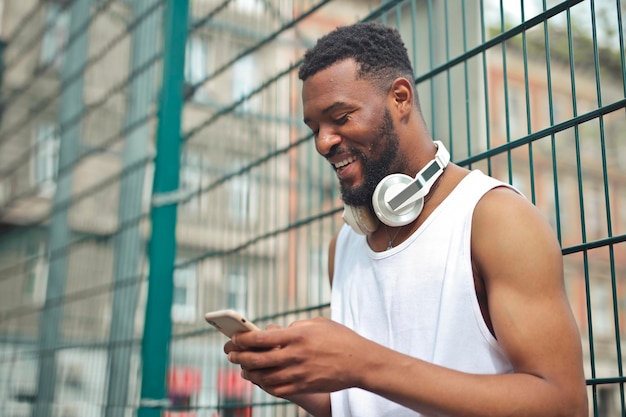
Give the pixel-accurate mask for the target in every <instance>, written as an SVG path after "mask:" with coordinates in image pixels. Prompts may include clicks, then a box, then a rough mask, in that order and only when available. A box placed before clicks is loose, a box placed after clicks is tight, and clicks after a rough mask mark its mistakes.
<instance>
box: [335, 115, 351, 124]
mask: <svg viewBox="0 0 626 417" xmlns="http://www.w3.org/2000/svg"><path fill="white" fill-rule="evenodd" d="M348 120H350V113H346V114H344V115H343V116H341V117H340V118H338V119H335V120H333V123H335V124H336V125H339V126H341V125H344V124H346V122H347V121H348Z"/></svg>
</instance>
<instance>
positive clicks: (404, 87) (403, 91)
mask: <svg viewBox="0 0 626 417" xmlns="http://www.w3.org/2000/svg"><path fill="white" fill-rule="evenodd" d="M413 88H414V87H413V83H412V82H411V81H409V80H407V79H406V78H404V77H400V78H396V79H395V80H394V81H393V83H392V84H391V91H390V95H391V100H392V105H393V106H394V107H395V108H396V109H397V111H398V112H399V115H400V118H401V119H404V118H406V117H407V116H408V115H409V113H411V111H412V110H413V107H414V103H415V102H414V97H413Z"/></svg>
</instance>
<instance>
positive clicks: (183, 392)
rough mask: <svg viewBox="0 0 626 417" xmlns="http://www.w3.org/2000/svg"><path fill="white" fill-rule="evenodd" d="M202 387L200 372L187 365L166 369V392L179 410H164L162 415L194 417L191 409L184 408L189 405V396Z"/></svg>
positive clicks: (167, 416)
mask: <svg viewBox="0 0 626 417" xmlns="http://www.w3.org/2000/svg"><path fill="white" fill-rule="evenodd" d="M200 388H202V374H201V373H200V371H199V370H198V369H195V368H191V367H189V366H175V367H172V368H170V370H169V371H167V393H168V397H169V399H170V401H171V403H172V406H173V407H181V408H182V409H181V410H180V411H174V410H170V411H165V412H164V413H163V415H164V417H196V413H195V412H193V411H186V410H184V408H185V407H189V406H190V405H191V397H192V396H193V395H196V394H197V393H198V392H200Z"/></svg>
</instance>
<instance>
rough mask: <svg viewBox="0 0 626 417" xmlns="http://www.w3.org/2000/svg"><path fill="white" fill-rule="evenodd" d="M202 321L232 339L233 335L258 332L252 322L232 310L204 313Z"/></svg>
mask: <svg viewBox="0 0 626 417" xmlns="http://www.w3.org/2000/svg"><path fill="white" fill-rule="evenodd" d="M204 319H205V320H206V322H207V323H209V324H210V325H211V326H213V327H215V328H216V329H217V330H219V331H220V332H222V333H223V334H225V335H226V336H228V337H232V336H233V335H234V334H235V333H241V332H249V331H252V330H259V328H258V327H256V326H255V325H254V324H252V322H250V321H248V319H246V318H245V317H243V316H242V315H241V314H239V313H237V312H236V311H234V310H219V311H212V312H210V313H206V314H205V315H204Z"/></svg>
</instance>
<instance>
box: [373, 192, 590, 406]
mask: <svg viewBox="0 0 626 417" xmlns="http://www.w3.org/2000/svg"><path fill="white" fill-rule="evenodd" d="M502 207H506V209H505V210H503V209H502ZM472 256H473V261H474V264H475V266H476V269H477V270H478V272H479V274H480V275H481V277H482V278H483V279H484V282H485V285H486V291H487V297H488V306H489V312H490V317H491V320H492V323H493V327H494V330H495V335H496V337H497V339H498V341H499V343H500V345H501V346H502V348H503V349H504V351H505V352H506V354H507V356H508V357H509V359H510V360H511V362H512V364H513V367H514V373H513V374H509V375H492V376H486V375H469V374H463V373H459V372H456V371H452V370H449V369H444V368H439V367H436V366H434V365H431V364H428V363H424V362H421V361H417V360H411V358H405V357H401V356H400V355H395V356H397V358H394V359H393V360H390V359H389V358H388V357H386V358H385V362H387V364H388V363H390V362H396V361H397V363H398V364H399V366H394V367H393V369H390V368H389V367H388V366H386V365H385V364H383V363H377V364H375V365H374V366H373V368H374V371H373V375H376V377H372V376H373V375H368V378H366V380H365V381H364V382H363V383H362V385H363V387H364V388H365V389H368V390H371V391H374V392H377V393H379V394H381V395H383V396H385V397H387V398H389V399H391V400H393V401H396V402H399V403H401V404H404V405H406V406H408V407H410V408H413V409H415V410H420V411H424V412H428V413H433V414H439V413H441V414H445V415H458V416H504V415H507V416H509V415H525V416H586V415H587V405H586V401H587V400H586V389H585V383H584V373H583V370H582V353H581V346H580V338H579V337H580V336H579V334H578V330H577V328H576V325H575V322H574V319H573V316H572V313H571V310H570V307H569V304H568V301H567V299H566V296H565V291H564V287H563V271H562V257H561V252H560V248H559V245H558V242H557V241H556V239H555V237H554V234H553V232H552V231H551V230H550V228H549V226H548V225H547V223H546V222H545V221H544V219H543V218H542V217H541V216H540V214H539V212H538V211H537V210H536V208H535V207H533V206H532V205H531V204H530V203H528V202H527V201H526V200H525V199H523V198H522V197H521V196H518V195H517V194H515V193H513V192H511V191H510V190H507V189H496V190H493V191H492V192H490V193H488V194H487V195H486V196H485V197H484V198H483V200H481V202H480V203H479V205H478V207H477V209H476V213H475V216H474V221H473V238H472ZM381 353H382V352H381ZM371 356H372V357H374V356H378V355H371ZM403 367H405V368H404V369H405V370H404V371H402V368H403ZM381 375H383V376H382V377H381ZM399 376H400V378H398V377H399ZM416 385H418V386H417V387H416Z"/></svg>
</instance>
